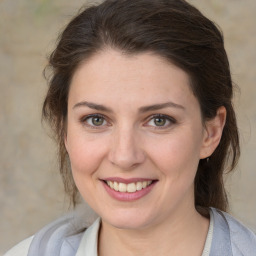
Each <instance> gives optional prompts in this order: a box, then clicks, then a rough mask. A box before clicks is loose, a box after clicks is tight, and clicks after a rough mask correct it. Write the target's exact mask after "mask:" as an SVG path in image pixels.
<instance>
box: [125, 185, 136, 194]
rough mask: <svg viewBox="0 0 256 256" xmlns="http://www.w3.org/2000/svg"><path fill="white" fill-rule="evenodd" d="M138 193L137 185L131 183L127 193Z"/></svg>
mask: <svg viewBox="0 0 256 256" xmlns="http://www.w3.org/2000/svg"><path fill="white" fill-rule="evenodd" d="M135 191H136V185H135V183H129V184H128V185H127V192H129V193H132V192H135Z"/></svg>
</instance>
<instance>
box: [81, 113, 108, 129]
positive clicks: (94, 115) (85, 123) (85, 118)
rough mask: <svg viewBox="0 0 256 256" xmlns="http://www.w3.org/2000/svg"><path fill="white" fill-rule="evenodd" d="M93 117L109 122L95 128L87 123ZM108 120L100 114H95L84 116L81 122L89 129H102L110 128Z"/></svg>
mask: <svg viewBox="0 0 256 256" xmlns="http://www.w3.org/2000/svg"><path fill="white" fill-rule="evenodd" d="M93 117H100V118H103V119H104V121H106V122H107V125H99V126H96V125H95V126H94V125H90V124H88V123H87V122H86V121H87V120H88V119H89V118H93ZM107 119H108V118H107V117H106V116H104V115H102V114H99V113H95V114H89V115H86V116H82V117H81V118H80V119H79V121H80V122H81V123H82V124H83V125H85V126H86V127H89V128H92V129H102V128H104V127H106V126H110V124H109V121H108V120H107Z"/></svg>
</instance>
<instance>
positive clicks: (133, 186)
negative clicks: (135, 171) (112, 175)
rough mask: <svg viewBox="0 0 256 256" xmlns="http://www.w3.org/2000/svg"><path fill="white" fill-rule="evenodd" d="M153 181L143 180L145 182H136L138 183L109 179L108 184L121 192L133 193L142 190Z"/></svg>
mask: <svg viewBox="0 0 256 256" xmlns="http://www.w3.org/2000/svg"><path fill="white" fill-rule="evenodd" d="M151 183H152V181H143V182H140V181H138V182H136V183H134V182H133V183H129V184H125V183H121V182H120V183H118V182H116V181H114V182H113V181H107V184H108V186H109V187H110V188H112V189H114V190H115V191H119V192H128V193H133V192H136V191H139V190H142V189H144V188H146V187H147V186H149V185H150V184H151Z"/></svg>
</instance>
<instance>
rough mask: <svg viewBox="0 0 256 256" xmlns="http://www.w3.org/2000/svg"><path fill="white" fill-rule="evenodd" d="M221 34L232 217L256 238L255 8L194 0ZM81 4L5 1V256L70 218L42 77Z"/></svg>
mask: <svg viewBox="0 0 256 256" xmlns="http://www.w3.org/2000/svg"><path fill="white" fill-rule="evenodd" d="M189 2H190V3H193V4H194V5H195V6H196V7H198V8H199V9H200V10H201V11H202V12H203V13H204V14H205V15H206V16H207V17H209V18H210V19H212V20H214V21H215V22H216V23H217V24H218V25H219V26H220V27H221V28H222V30H223V32H224V36H225V45H226V50H227V53H228V56H229V59H230V63H231V71H232V74H233V79H234V82H235V83H237V84H238V85H239V86H240V89H241V91H240V92H238V93H237V96H236V98H235V101H234V102H235V108H236V111H237V113H238V124H239V130H240V134H241V144H242V156H241V159H240V163H239V166H238V168H237V170H236V173H235V174H233V175H232V176H229V179H228V181H227V188H228V191H229V196H230V202H231V212H232V214H233V215H235V216H236V217H237V218H238V219H240V220H242V221H243V222H244V223H245V224H246V225H248V226H249V227H251V228H252V229H253V230H255V231H256V196H255V195H256V100H255V96H256V85H255V83H256V50H255V46H256V19H255V16H256V1H255V0H244V1H240V0H226V1H222V0H207V1H206V0H190V1H189ZM85 3H86V2H85V1H81V0H73V1H70V0H54V1H51V0H0V145H1V151H0V152H1V153H0V189H1V193H0V203H1V207H0V216H1V222H0V237H1V239H0V255H2V254H3V252H5V251H6V250H7V249H8V248H10V247H11V246H13V245H14V244H15V243H17V242H18V241H20V240H22V239H24V238H26V237H28V236H30V235H32V234H34V232H36V231H37V230H38V229H40V228H41V227H42V226H44V225H45V224H47V223H49V222H50V221H52V220H53V219H55V218H57V217H58V216H60V215H62V214H63V213H65V212H66V211H67V206H68V204H67V202H68V200H67V198H65V196H64V193H63V187H62V184H61V180H60V177H59V175H58V168H57V164H56V162H57V161H56V147H55V145H54V143H53V142H52V141H51V139H50V138H49V137H48V135H47V131H46V129H44V128H43V127H42V125H41V120H40V114H41V112H40V111H41V107H42V101H43V97H44V95H45V93H46V89H47V85H46V82H45V81H44V79H43V76H42V70H43V68H44V66H45V65H46V63H47V59H46V56H47V54H49V53H50V51H51V49H53V46H54V43H55V39H56V38H57V35H58V33H59V31H60V30H61V29H62V28H63V27H64V26H65V24H66V23H67V22H68V21H69V20H70V18H71V17H72V15H74V14H75V13H76V12H77V10H78V9H79V8H80V7H81V6H82V5H83V4H85Z"/></svg>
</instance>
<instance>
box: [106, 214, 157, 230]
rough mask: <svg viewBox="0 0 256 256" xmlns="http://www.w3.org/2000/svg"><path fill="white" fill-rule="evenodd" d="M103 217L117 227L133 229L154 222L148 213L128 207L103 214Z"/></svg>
mask: <svg viewBox="0 0 256 256" xmlns="http://www.w3.org/2000/svg"><path fill="white" fill-rule="evenodd" d="M102 219H103V221H105V222H107V223H108V224H109V225H111V226H113V227H115V228H118V229H133V230H140V229H144V228H146V227H148V226H149V225H150V224H152V221H153V220H152V218H151V217H149V216H148V215H147V214H146V213H141V212H140V213H138V211H134V210H127V209H124V210H122V211H119V212H118V213H117V212H116V213H115V214H111V215H109V216H106V215H105V214H103V215H102Z"/></svg>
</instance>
